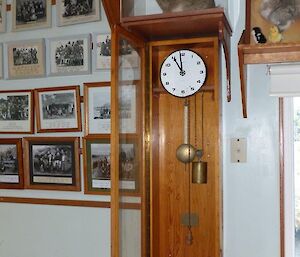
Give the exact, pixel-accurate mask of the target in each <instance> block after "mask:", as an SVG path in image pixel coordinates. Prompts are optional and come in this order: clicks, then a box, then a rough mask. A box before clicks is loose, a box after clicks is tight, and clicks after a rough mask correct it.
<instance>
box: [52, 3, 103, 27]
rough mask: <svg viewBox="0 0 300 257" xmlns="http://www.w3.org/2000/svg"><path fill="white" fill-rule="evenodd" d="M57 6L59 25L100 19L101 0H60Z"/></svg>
mask: <svg viewBox="0 0 300 257" xmlns="http://www.w3.org/2000/svg"><path fill="white" fill-rule="evenodd" d="M56 7H57V9H56V10H57V25H58V26H65V25H71V24H76V23H84V22H91V21H98V20H100V0H75V1H70V0H58V1H57V2H56Z"/></svg>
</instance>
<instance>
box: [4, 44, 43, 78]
mask: <svg viewBox="0 0 300 257" xmlns="http://www.w3.org/2000/svg"><path fill="white" fill-rule="evenodd" d="M5 46H6V51H7V59H8V79H25V78H35V77H43V76H44V75H45V70H46V69H45V46H44V40H43V39H36V40H27V41H16V42H9V43H7V44H6V45H5Z"/></svg>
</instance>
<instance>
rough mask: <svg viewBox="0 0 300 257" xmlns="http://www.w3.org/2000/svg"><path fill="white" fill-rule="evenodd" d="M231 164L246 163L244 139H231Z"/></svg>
mask: <svg viewBox="0 0 300 257" xmlns="http://www.w3.org/2000/svg"><path fill="white" fill-rule="evenodd" d="M230 151H231V162H247V140H246V138H231V143H230Z"/></svg>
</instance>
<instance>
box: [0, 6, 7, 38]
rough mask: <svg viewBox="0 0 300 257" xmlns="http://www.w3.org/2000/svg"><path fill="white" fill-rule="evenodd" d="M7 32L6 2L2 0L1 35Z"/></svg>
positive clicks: (0, 15)
mask: <svg viewBox="0 0 300 257" xmlns="http://www.w3.org/2000/svg"><path fill="white" fill-rule="evenodd" d="M5 31H6V1H5V0H0V33H1V32H5Z"/></svg>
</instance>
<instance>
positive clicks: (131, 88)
mask: <svg viewBox="0 0 300 257" xmlns="http://www.w3.org/2000/svg"><path fill="white" fill-rule="evenodd" d="M136 112H137V110H136V86H135V85H124V86H121V87H120V90H119V116H120V119H119V122H120V125H119V126H120V132H121V133H135V132H136Z"/></svg>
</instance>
